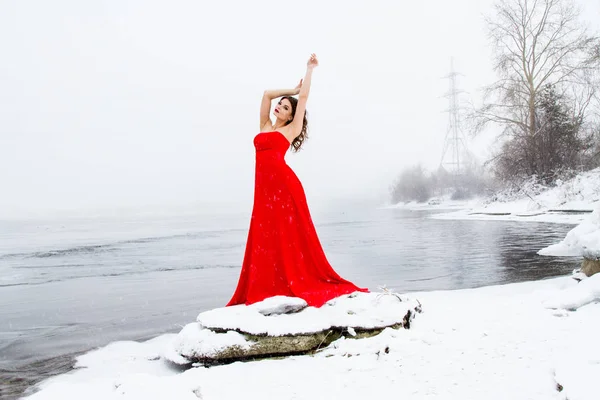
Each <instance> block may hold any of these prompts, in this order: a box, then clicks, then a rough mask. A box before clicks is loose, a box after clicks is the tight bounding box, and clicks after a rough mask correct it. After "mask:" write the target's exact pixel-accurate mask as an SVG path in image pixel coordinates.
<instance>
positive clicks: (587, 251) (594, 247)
mask: <svg viewBox="0 0 600 400" xmlns="http://www.w3.org/2000/svg"><path fill="white" fill-rule="evenodd" d="M538 254H540V255H543V256H583V255H585V256H587V257H589V258H596V259H597V258H600V206H598V207H597V208H596V210H594V212H593V213H592V215H590V216H589V217H588V218H587V219H586V220H584V221H583V222H582V223H581V224H579V225H578V226H576V227H575V228H573V229H572V230H571V231H569V233H567V236H566V237H565V238H564V239H563V240H562V241H561V242H560V243H557V244H553V245H551V246H548V247H545V248H543V249H542V250H540V251H539V252H538Z"/></svg>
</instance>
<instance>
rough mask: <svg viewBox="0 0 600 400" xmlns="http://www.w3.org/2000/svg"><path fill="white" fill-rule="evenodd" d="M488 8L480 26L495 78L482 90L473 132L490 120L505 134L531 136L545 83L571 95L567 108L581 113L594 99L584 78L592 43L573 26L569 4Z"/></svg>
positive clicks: (512, 2) (531, 0)
mask: <svg viewBox="0 0 600 400" xmlns="http://www.w3.org/2000/svg"><path fill="white" fill-rule="evenodd" d="M494 10H495V16H494V18H488V19H487V21H486V22H487V24H488V26H489V35H490V38H491V40H492V43H493V45H494V54H495V59H494V70H495V71H496V72H497V73H498V75H499V78H500V79H499V80H498V81H497V82H495V83H494V84H492V85H490V86H489V87H487V88H486V90H485V100H484V105H483V106H482V107H481V108H480V109H478V110H477V111H476V113H475V117H476V119H475V121H476V125H475V129H476V130H480V129H482V128H483V127H484V126H485V125H487V124H488V123H490V122H493V123H498V124H500V125H501V126H502V127H503V128H504V133H505V134H508V135H515V134H525V135H528V136H534V135H535V134H536V132H537V130H538V127H539V126H540V124H538V123H537V121H536V106H537V103H538V97H539V94H540V92H541V91H542V90H543V88H544V87H546V86H547V85H553V86H554V87H555V88H558V89H559V90H561V91H563V94H566V93H567V92H569V91H571V92H572V93H570V95H571V97H572V98H573V100H574V101H575V102H577V104H576V105H575V106H574V107H573V108H572V109H573V110H575V112H576V113H577V114H578V115H584V114H585V111H586V109H587V107H588V105H589V104H590V101H591V100H592V98H594V96H595V87H593V86H590V85H589V84H588V82H586V76H589V74H588V72H590V71H593V70H594V69H595V68H597V65H598V57H594V56H593V54H594V51H595V50H594V47H595V46H597V45H598V39H597V38H594V37H591V36H589V35H588V34H587V31H586V29H585V28H583V27H582V26H581V25H580V24H579V22H578V17H579V12H578V10H577V8H576V7H575V6H574V4H573V2H572V0H500V1H499V2H498V3H496V5H495V6H494ZM596 51H597V49H596Z"/></svg>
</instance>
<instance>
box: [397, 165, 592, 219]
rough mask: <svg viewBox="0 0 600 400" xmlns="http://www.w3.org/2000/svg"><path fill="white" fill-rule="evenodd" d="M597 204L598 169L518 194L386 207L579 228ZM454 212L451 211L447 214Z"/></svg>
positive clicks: (528, 187) (439, 216)
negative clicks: (573, 225) (554, 184)
mask: <svg viewBox="0 0 600 400" xmlns="http://www.w3.org/2000/svg"><path fill="white" fill-rule="evenodd" d="M598 204H600V168H596V169H594V170H591V171H587V172H583V173H581V174H579V175H577V176H575V177H574V178H572V179H569V180H566V181H559V182H558V183H557V185H556V186H554V187H551V188H545V187H542V186H539V185H536V184H533V183H530V184H527V185H524V186H523V187H522V188H521V190H520V191H519V192H516V193H514V192H513V193H509V192H502V193H499V194H496V195H495V196H493V197H492V198H475V199H471V200H464V201H457V200H454V201H453V200H450V199H448V198H441V199H431V200H430V201H428V202H426V203H415V202H411V203H405V204H402V203H401V204H396V205H392V206H388V207H386V208H399V209H408V210H439V211H440V213H439V214H435V215H433V216H432V218H437V219H473V220H503V221H532V222H552V223H565V224H579V223H581V222H583V221H585V220H586V219H587V218H588V216H589V214H590V213H591V212H592V210H594V209H595V208H596V207H597V206H598ZM449 210H455V211H449Z"/></svg>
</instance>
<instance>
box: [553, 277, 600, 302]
mask: <svg viewBox="0 0 600 400" xmlns="http://www.w3.org/2000/svg"><path fill="white" fill-rule="evenodd" d="M598 301H600V274H594V275H592V276H591V277H590V278H588V279H584V280H582V281H581V283H580V284H579V285H577V286H572V287H569V288H565V289H563V290H562V291H561V293H560V295H558V296H556V297H551V298H549V299H547V300H546V301H544V302H543V304H544V306H545V307H547V308H551V309H564V310H569V311H576V310H577V309H579V308H581V307H583V306H585V305H587V304H590V303H593V302H598Z"/></svg>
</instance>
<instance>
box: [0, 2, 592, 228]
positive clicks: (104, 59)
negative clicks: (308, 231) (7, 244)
mask: <svg viewBox="0 0 600 400" xmlns="http://www.w3.org/2000/svg"><path fill="white" fill-rule="evenodd" d="M581 2H582V3H583V4H584V6H585V12H586V15H585V17H586V19H588V21H590V22H591V23H592V24H593V26H592V27H593V28H594V29H596V30H598V28H599V27H600V22H599V21H600V2H598V1H597V0H581ZM490 4H491V0H480V1H475V0H471V1H468V0H454V1H447V0H432V1H427V2H400V1H392V0H388V1H381V0H369V1H361V2H357V1H328V2H326V1H314V0H302V1H258V0H254V1H242V0H232V1H200V0H196V1H191V0H177V1H168V2H167V1H162V2H159V1H148V0H137V1H136V0H120V1H117V0H115V1H94V2H83V1H79V0H71V1H69V0H55V1H51V2H50V1H44V0H38V1H33V0H31V1H27V0H3V1H2V2H0V54H1V55H2V58H1V60H2V61H1V62H0V216H14V215H17V214H19V215H33V214H34V213H35V214H40V213H42V214H43V213H51V212H55V211H57V210H63V211H64V210H67V211H69V210H86V209H92V208H101V209H111V208H129V207H133V208H136V207H148V206H155V207H156V206H159V207H166V208H173V207H189V206H190V205H195V206H196V207H200V206H199V205H200V204H202V205H203V206H202V207H204V208H205V209H211V207H214V206H215V205H216V204H221V205H226V206H227V207H232V208H234V209H241V210H245V209H250V207H251V202H252V194H253V184H254V182H253V181H254V170H253V169H254V147H253V145H252V139H253V138H254V136H255V135H256V133H258V109H259V105H260V98H261V95H262V91H263V90H264V89H269V88H282V87H293V86H295V85H296V83H297V81H298V80H299V79H300V78H301V77H302V76H303V74H304V71H305V65H306V60H307V58H308V56H309V54H310V53H311V52H315V53H317V55H318V57H319V60H320V64H321V65H320V66H319V67H318V68H317V69H316V71H315V73H314V77H313V85H312V89H311V97H310V99H309V104H308V112H309V127H310V140H308V141H307V142H306V144H305V149H304V150H303V151H302V152H300V153H299V154H288V156H287V160H288V163H289V164H290V165H291V166H292V168H294V170H295V171H296V173H297V174H298V175H299V177H300V179H301V180H302V183H303V185H304V187H305V189H306V192H307V195H308V197H309V203H310V204H311V205H315V206H318V205H320V204H329V203H332V202H335V201H337V200H339V199H347V198H352V199H363V198H366V199H369V198H380V199H383V198H386V197H387V191H388V187H389V186H390V184H391V183H392V181H393V179H394V178H395V176H396V175H397V174H398V173H399V172H400V170H401V169H402V168H403V167H404V166H407V165H410V164H414V163H417V162H422V163H423V165H425V166H427V167H435V166H437V164H438V163H439V161H440V157H441V151H442V144H443V139H444V135H445V132H446V123H447V119H448V117H447V114H444V110H446V108H447V102H446V99H445V98H443V97H442V96H443V95H444V93H445V92H446V91H447V87H448V82H447V81H446V80H444V79H442V77H443V76H445V75H446V74H447V73H448V70H449V64H450V57H451V56H454V60H455V66H456V69H457V70H458V71H460V72H461V73H462V74H463V75H464V76H463V77H461V79H460V81H459V85H460V87H461V88H462V89H463V90H465V91H466V92H468V93H467V94H466V96H471V97H472V98H473V99H476V98H477V94H478V88H480V87H481V86H482V85H484V84H486V83H489V82H490V81H491V80H493V78H494V75H493V72H492V71H491V67H490V65H491V61H490V60H491V56H490V48H489V46H488V44H487V41H486V36H485V30H484V22H483V18H482V14H483V13H488V12H489V7H490ZM486 143H487V142H486V140H485V137H484V138H480V139H478V140H477V141H475V142H474V143H472V144H471V145H472V146H473V149H474V150H475V151H476V152H478V153H479V155H480V156H482V157H484V152H485V151H486V149H487V144H486Z"/></svg>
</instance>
